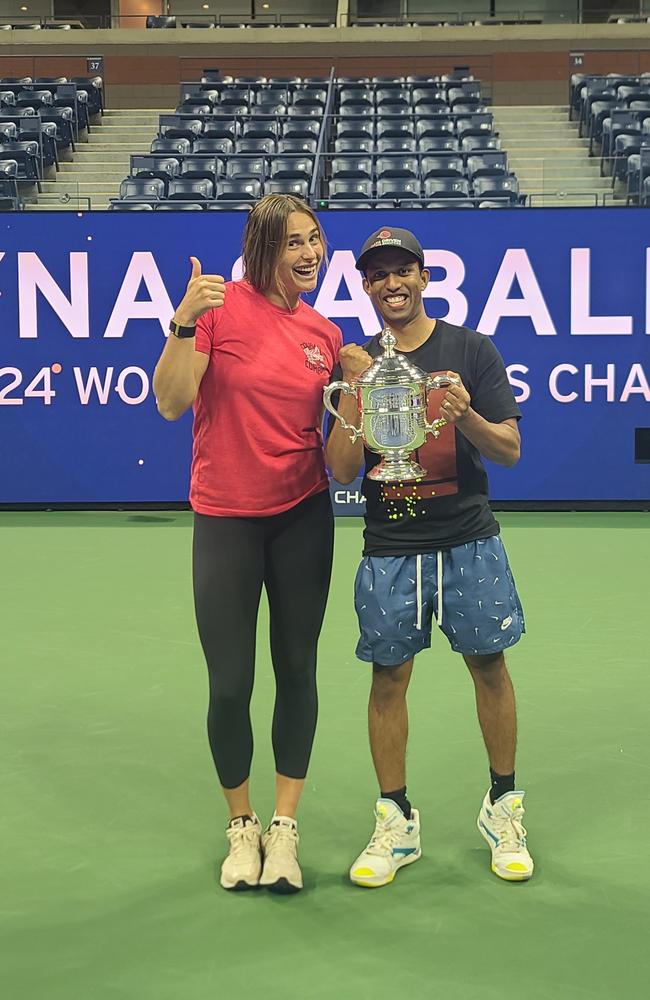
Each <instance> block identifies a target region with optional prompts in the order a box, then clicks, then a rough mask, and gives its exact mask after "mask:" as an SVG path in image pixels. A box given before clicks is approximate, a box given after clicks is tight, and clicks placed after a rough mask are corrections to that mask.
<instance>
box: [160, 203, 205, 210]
mask: <svg viewBox="0 0 650 1000" xmlns="http://www.w3.org/2000/svg"><path fill="white" fill-rule="evenodd" d="M204 208H205V205H204V204H203V203H202V202H196V201H161V202H158V204H156V205H154V209H155V211H156V212H202V211H203V210H204Z"/></svg>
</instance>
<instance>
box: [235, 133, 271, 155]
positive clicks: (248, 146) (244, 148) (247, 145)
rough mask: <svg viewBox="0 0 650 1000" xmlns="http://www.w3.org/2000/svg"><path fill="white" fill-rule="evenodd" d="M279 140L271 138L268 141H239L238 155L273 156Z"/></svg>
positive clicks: (248, 139) (247, 139)
mask: <svg viewBox="0 0 650 1000" xmlns="http://www.w3.org/2000/svg"><path fill="white" fill-rule="evenodd" d="M277 146H278V144H277V140H276V139H272V138H270V137H268V138H266V139H255V138H253V139H250V138H248V137H247V138H245V139H239V141H238V142H237V152H238V153H264V154H265V155H271V154H273V153H275V152H276V150H277Z"/></svg>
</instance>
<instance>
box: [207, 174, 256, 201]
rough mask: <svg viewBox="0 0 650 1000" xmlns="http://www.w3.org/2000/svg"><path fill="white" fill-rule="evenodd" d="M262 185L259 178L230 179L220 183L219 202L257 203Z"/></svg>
mask: <svg viewBox="0 0 650 1000" xmlns="http://www.w3.org/2000/svg"><path fill="white" fill-rule="evenodd" d="M261 195H262V184H261V182H260V181H259V180H258V179H257V178H252V177H249V178H246V177H228V178H226V179H225V180H222V181H220V182H219V190H218V192H217V201H257V199H258V198H260V197H261Z"/></svg>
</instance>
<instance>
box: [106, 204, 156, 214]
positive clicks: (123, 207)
mask: <svg viewBox="0 0 650 1000" xmlns="http://www.w3.org/2000/svg"><path fill="white" fill-rule="evenodd" d="M108 211H109V212H153V205H152V203H151V202H143V201H113V202H111V204H110V205H109V206H108Z"/></svg>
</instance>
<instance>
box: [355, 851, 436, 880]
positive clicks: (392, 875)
mask: <svg viewBox="0 0 650 1000" xmlns="http://www.w3.org/2000/svg"><path fill="white" fill-rule="evenodd" d="M421 857H422V851H421V850H420V851H418V853H417V854H409V855H408V856H407V857H405V858H404V860H403V861H401V862H400V864H399V865H397V867H396V868H395V869H394V871H392V872H390V873H389V874H388V875H387V876H386V878H384V879H381V881H377V880H372V881H371V880H370V879H364V878H354V876H353V875H352V874H350V881H351V882H352V885H359V886H361V887H362V888H363V889H381V887H382V886H383V885H390V883H391V882H392V881H393V879H394V878H395V876H396V875H397V873H398V871H399V870H400V868H405V867H406V865H412V864H413V862H414V861H419V859H420V858H421Z"/></svg>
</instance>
